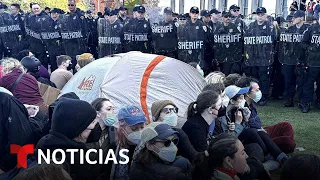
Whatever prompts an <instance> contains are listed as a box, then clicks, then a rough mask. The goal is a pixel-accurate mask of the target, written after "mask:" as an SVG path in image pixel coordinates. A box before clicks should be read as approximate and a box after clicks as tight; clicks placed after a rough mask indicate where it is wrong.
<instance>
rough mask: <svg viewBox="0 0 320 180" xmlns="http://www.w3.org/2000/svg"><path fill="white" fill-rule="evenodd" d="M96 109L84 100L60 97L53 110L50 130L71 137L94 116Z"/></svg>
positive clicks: (79, 131) (83, 127) (86, 125)
mask: <svg viewBox="0 0 320 180" xmlns="http://www.w3.org/2000/svg"><path fill="white" fill-rule="evenodd" d="M96 116H97V112H96V110H95V109H94V108H93V107H92V106H91V105H90V104H89V103H88V102H86V101H82V100H78V99H70V98H65V97H63V98H60V99H59V103H58V104H57V106H56V107H55V108H54V110H53V114H52V128H51V130H52V131H54V132H57V133H60V134H63V135H65V136H67V137H68V138H70V139H73V138H75V137H77V136H79V135H80V134H81V133H82V132H83V131H84V130H85V129H86V128H87V127H88V126H89V125H90V124H91V123H92V122H93V120H94V119H95V118H96Z"/></svg>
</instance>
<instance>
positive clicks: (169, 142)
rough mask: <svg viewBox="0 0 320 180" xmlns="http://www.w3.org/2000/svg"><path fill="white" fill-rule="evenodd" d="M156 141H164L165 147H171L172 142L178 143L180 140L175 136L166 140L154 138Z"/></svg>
mask: <svg viewBox="0 0 320 180" xmlns="http://www.w3.org/2000/svg"><path fill="white" fill-rule="evenodd" d="M154 142H162V143H163V144H164V146H165V147H169V146H170V145H171V142H172V143H173V144H174V145H177V144H178V142H179V138H173V139H171V140H170V139H166V140H154Z"/></svg>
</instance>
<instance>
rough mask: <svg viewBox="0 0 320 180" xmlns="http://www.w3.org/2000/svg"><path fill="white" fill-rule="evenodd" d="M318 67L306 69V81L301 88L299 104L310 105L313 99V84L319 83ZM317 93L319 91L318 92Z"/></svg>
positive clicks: (319, 68)
mask: <svg viewBox="0 0 320 180" xmlns="http://www.w3.org/2000/svg"><path fill="white" fill-rule="evenodd" d="M319 78H320V67H308V70H307V81H306V83H305V84H304V86H303V93H302V97H301V102H304V103H311V102H312V99H313V92H314V83H315V82H320V80H319ZM318 93H319V90H318Z"/></svg>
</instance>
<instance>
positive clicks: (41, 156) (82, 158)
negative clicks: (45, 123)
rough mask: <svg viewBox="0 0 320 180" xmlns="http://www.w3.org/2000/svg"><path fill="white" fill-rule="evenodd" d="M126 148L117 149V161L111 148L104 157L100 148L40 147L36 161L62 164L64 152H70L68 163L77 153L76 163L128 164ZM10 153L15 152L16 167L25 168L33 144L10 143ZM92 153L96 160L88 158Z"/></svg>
mask: <svg viewBox="0 0 320 180" xmlns="http://www.w3.org/2000/svg"><path fill="white" fill-rule="evenodd" d="M128 152H129V150H128V149H121V150H120V151H119V156H120V157H121V158H120V161H119V162H118V161H117V157H116V155H115V152H114V151H113V149H109V150H108V153H107V156H105V158H104V153H103V150H102V149H98V150H97V149H88V150H86V151H84V150H83V149H66V150H63V149H55V150H53V151H52V152H51V150H50V149H47V150H46V151H45V152H44V151H43V150H41V149H38V150H37V162H38V164H41V163H42V160H43V161H44V162H46V163H47V164H50V163H51V162H53V163H54V164H63V163H64V162H65V160H66V156H67V155H66V154H67V153H68V154H70V156H69V157H70V162H69V163H70V164H75V162H74V159H75V158H74V157H75V154H76V153H77V155H78V157H79V162H77V164H85V163H87V164H92V165H93V164H108V163H109V161H113V163H114V164H118V163H119V164H128V163H129V157H128V156H127V155H126V153H128ZM10 153H11V154H17V167H18V168H20V167H22V168H27V155H29V154H34V145H33V144H27V145H24V146H20V145H17V144H11V145H10ZM92 153H94V154H95V156H94V157H98V160H94V161H92V160H91V159H90V154H92Z"/></svg>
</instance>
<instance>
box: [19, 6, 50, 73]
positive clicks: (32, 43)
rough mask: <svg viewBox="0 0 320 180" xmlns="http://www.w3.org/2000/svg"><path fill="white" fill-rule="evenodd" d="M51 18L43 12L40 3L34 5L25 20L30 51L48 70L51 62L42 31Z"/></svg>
mask: <svg viewBox="0 0 320 180" xmlns="http://www.w3.org/2000/svg"><path fill="white" fill-rule="evenodd" d="M47 19H50V17H49V16H48V15H47V14H46V13H45V12H43V11H41V7H40V5H39V4H38V3H33V4H32V13H30V14H28V15H27V16H26V19H25V29H26V35H27V39H28V42H29V49H30V50H31V52H32V53H33V54H34V55H35V56H36V57H37V58H38V59H39V60H40V62H41V63H42V65H43V66H44V67H45V68H47V69H48V64H49V60H48V57H47V53H46V46H45V44H44V43H43V41H42V38H41V31H42V29H43V28H46V27H43V26H44V25H45V23H44V22H45V21H46V20H47Z"/></svg>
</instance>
